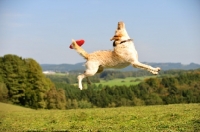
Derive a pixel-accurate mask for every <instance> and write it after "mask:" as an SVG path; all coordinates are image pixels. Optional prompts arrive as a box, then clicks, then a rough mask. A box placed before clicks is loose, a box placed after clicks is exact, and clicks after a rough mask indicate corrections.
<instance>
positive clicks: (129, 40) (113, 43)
mask: <svg viewBox="0 0 200 132" xmlns="http://www.w3.org/2000/svg"><path fill="white" fill-rule="evenodd" d="M129 41H133V39H127V40H123V41H121V42H120V43H119V44H123V43H125V42H129ZM113 46H114V47H115V46H116V44H115V41H114V42H113Z"/></svg>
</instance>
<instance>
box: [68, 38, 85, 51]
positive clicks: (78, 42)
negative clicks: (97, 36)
mask: <svg viewBox="0 0 200 132" xmlns="http://www.w3.org/2000/svg"><path fill="white" fill-rule="evenodd" d="M76 43H77V44H78V45H79V46H82V45H83V44H84V43H85V41H84V40H83V39H80V40H76ZM69 48H70V49H73V47H72V45H70V46H69Z"/></svg>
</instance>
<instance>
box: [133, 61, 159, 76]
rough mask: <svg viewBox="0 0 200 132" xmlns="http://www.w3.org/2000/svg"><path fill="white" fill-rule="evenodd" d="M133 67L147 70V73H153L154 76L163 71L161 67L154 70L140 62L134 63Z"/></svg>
mask: <svg viewBox="0 0 200 132" xmlns="http://www.w3.org/2000/svg"><path fill="white" fill-rule="evenodd" d="M132 65H133V67H136V68H140V69H144V70H147V71H149V72H151V73H152V74H154V75H157V74H158V72H159V71H160V70H161V69H160V68H159V67H157V68H154V67H152V66H149V65H146V64H142V63H140V62H134V63H132Z"/></svg>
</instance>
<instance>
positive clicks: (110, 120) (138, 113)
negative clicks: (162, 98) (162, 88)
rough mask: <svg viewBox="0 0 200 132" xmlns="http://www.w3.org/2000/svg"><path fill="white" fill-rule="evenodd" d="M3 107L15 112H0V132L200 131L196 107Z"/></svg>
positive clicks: (175, 105)
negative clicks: (33, 108)
mask: <svg viewBox="0 0 200 132" xmlns="http://www.w3.org/2000/svg"><path fill="white" fill-rule="evenodd" d="M4 106H5V108H6V107H7V108H13V109H15V110H16V111H15V112H13V111H10V110H4V111H0V131H99V132H100V131H126V132H129V131H130V132H132V131H139V132H146V131H149V132H160V131H166V132H167V131H173V132H175V131H184V132H194V131H196V132H197V131H200V112H199V111H200V104H174V105H158V106H138V107H118V108H93V109H72V110H30V109H29V110H27V111H23V110H24V109H23V108H21V107H20V108H19V107H16V106H11V105H7V104H2V103H1V106H0V108H2V107H4ZM18 108H19V109H18ZM20 109H21V110H20Z"/></svg>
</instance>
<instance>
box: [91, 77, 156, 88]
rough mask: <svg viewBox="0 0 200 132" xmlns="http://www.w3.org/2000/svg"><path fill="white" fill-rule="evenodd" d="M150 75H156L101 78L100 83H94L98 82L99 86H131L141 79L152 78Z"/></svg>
mask: <svg viewBox="0 0 200 132" xmlns="http://www.w3.org/2000/svg"><path fill="white" fill-rule="evenodd" d="M150 77H155V76H145V77H126V78H124V79H122V78H115V79H112V80H104V79H101V80H100V83H94V84H96V85H97V86H98V85H100V84H101V85H103V86H105V85H108V86H110V87H112V86H115V85H117V86H124V85H125V86H130V85H137V84H139V83H140V82H141V81H143V80H144V79H147V78H150Z"/></svg>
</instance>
